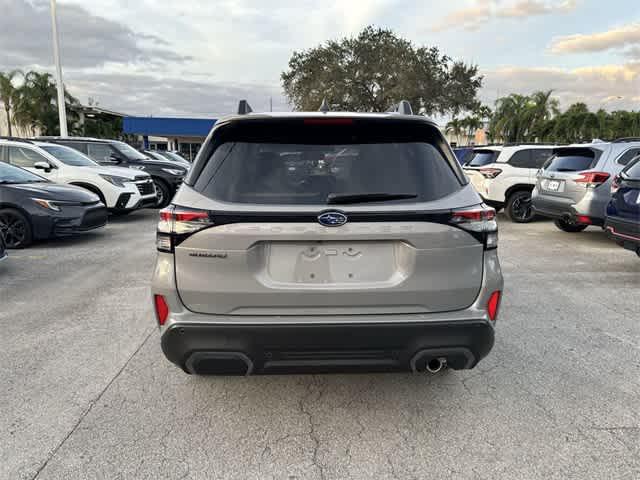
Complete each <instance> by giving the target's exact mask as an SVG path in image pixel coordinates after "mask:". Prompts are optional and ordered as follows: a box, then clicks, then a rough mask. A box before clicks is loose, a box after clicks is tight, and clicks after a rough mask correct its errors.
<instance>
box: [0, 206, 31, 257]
mask: <svg viewBox="0 0 640 480" xmlns="http://www.w3.org/2000/svg"><path fill="white" fill-rule="evenodd" d="M0 231H1V232H2V236H3V237H4V243H5V245H6V247H7V248H24V247H28V246H29V245H31V242H32V241H33V232H32V231H31V223H30V222H29V219H28V218H27V217H26V216H25V215H24V214H23V213H22V212H20V211H19V210H15V209H13V208H2V209H0Z"/></svg>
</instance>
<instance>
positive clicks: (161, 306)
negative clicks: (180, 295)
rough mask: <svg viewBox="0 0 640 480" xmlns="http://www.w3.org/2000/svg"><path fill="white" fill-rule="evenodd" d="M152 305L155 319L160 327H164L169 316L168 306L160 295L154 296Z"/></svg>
mask: <svg viewBox="0 0 640 480" xmlns="http://www.w3.org/2000/svg"><path fill="white" fill-rule="evenodd" d="M153 303H154V305H155V307H156V318H157V319H158V323H159V324H160V325H164V324H165V322H166V321H167V317H168V316H169V306H168V305H167V301H166V300H165V299H164V297H163V296H162V295H154V296H153Z"/></svg>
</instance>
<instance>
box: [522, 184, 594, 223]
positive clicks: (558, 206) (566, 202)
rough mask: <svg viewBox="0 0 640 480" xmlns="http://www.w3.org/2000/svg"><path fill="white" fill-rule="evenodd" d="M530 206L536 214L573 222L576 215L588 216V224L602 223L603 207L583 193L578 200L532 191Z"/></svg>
mask: <svg viewBox="0 0 640 480" xmlns="http://www.w3.org/2000/svg"><path fill="white" fill-rule="evenodd" d="M532 207H533V210H534V212H535V213H536V215H540V216H542V217H547V218H553V219H559V218H562V219H567V220H569V221H571V222H575V220H576V217H577V216H578V215H581V216H586V217H589V218H590V220H591V222H590V225H599V226H602V225H603V224H604V207H603V205H602V204H601V203H600V202H596V201H595V199H593V198H592V197H591V196H590V195H585V196H584V197H583V198H582V199H581V200H580V201H579V202H577V203H576V202H575V200H574V199H571V198H564V197H558V196H551V195H544V194H540V193H539V191H538V190H537V189H535V190H534V191H533V195H532Z"/></svg>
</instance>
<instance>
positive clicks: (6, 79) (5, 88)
mask: <svg viewBox="0 0 640 480" xmlns="http://www.w3.org/2000/svg"><path fill="white" fill-rule="evenodd" d="M21 74H22V72H20V70H12V71H11V72H9V73H4V72H0V102H2V104H3V105H4V112H5V115H6V116H7V129H8V131H9V136H10V137H11V136H12V133H13V132H12V130H11V110H12V109H13V104H14V102H15V100H16V87H15V86H14V85H13V79H14V78H15V77H16V76H18V75H21Z"/></svg>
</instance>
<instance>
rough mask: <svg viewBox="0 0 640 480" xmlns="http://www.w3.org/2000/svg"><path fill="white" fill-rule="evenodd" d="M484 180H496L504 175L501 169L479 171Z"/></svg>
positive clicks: (482, 169)
mask: <svg viewBox="0 0 640 480" xmlns="http://www.w3.org/2000/svg"><path fill="white" fill-rule="evenodd" d="M478 171H479V172H480V173H481V174H482V176H483V177H484V178H496V177H497V176H498V175H500V174H501V173H502V170H500V169H499V168H481V169H479V170H478Z"/></svg>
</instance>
